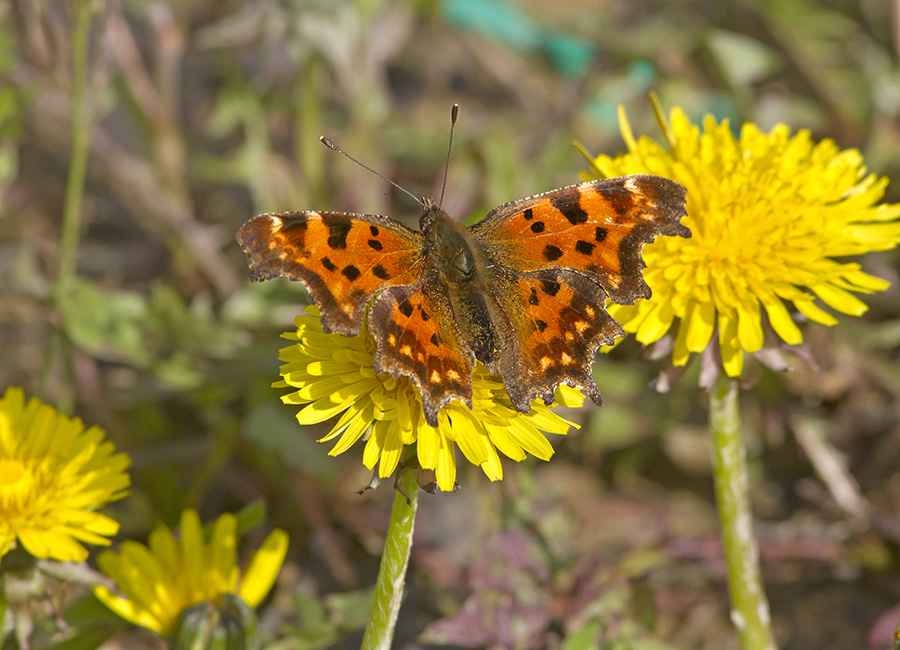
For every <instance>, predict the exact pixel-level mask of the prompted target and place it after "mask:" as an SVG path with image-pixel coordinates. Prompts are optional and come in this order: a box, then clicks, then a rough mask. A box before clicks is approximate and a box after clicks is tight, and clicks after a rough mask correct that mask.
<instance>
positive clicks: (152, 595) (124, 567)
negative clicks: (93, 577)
mask: <svg viewBox="0 0 900 650" xmlns="http://www.w3.org/2000/svg"><path fill="white" fill-rule="evenodd" d="M236 527H237V518H236V517H235V516H234V515H232V514H224V515H222V516H221V517H219V518H218V519H217V520H216V521H215V524H214V525H213V526H212V534H211V536H210V539H209V541H205V539H204V534H203V526H202V525H201V524H200V517H199V516H198V515H197V512H196V511H195V510H185V511H184V512H182V513H181V536H180V539H178V540H176V539H175V536H174V535H173V534H172V531H171V530H169V529H168V528H167V527H166V526H165V525H162V524H160V525H159V526H157V527H156V528H155V529H154V531H153V532H152V533H151V534H150V539H149V540H148V546H144V545H143V544H140V543H138V542H133V541H125V542H123V544H122V548H121V552H120V553H114V552H112V551H104V552H103V553H101V554H100V557H99V558H98V562H97V563H98V565H99V566H100V569H101V570H102V571H103V572H104V573H105V574H106V575H107V576H109V577H110V578H112V579H113V580H114V581H115V582H116V586H117V587H118V589H119V591H121V592H122V594H123V596H119V595H116V594H114V593H113V592H112V591H110V590H109V589H107V588H105V587H102V586H98V587H94V595H95V596H97V598H98V599H100V601H102V602H103V603H104V604H105V605H106V606H107V607H109V608H110V609H111V610H113V611H114V612H116V613H117V614H118V615H119V616H121V617H122V618H124V619H125V620H127V621H130V622H132V623H134V624H135V625H139V626H141V627H144V628H146V629H148V630H152V631H154V632H156V633H158V634H160V635H163V636H166V635H168V634H169V633H170V632H171V631H172V628H173V627H174V625H175V622H176V621H177V620H178V616H179V615H180V614H181V613H182V612H183V611H185V610H186V609H188V608H190V607H193V606H194V605H197V604H199V603H202V602H204V601H210V602H212V603H213V604H214V605H219V604H220V603H221V600H222V597H223V596H224V595H227V594H234V595H237V596H239V597H240V598H241V599H242V600H243V601H244V602H245V603H247V605H249V606H250V607H254V608H255V607H256V606H257V605H259V603H260V602H262V600H263V598H265V596H266V594H267V593H269V590H270V589H271V588H272V585H273V584H274V583H275V578H276V577H277V576H278V572H279V570H280V569H281V565H282V564H283V563H284V558H285V554H286V553H287V547H288V536H287V533H285V532H284V531H283V530H280V529H275V530H274V531H272V532H271V533H270V534H269V536H268V537H267V538H266V539H265V541H264V542H263V544H262V546H261V547H260V548H259V550H258V551H257V552H256V553H255V554H254V556H253V558H252V559H251V560H250V562H249V563H248V565H247V567H246V569H245V570H244V571H243V573H242V572H241V570H240V568H239V567H238V565H237V532H236Z"/></svg>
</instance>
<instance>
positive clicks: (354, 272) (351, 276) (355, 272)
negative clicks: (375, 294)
mask: <svg viewBox="0 0 900 650" xmlns="http://www.w3.org/2000/svg"><path fill="white" fill-rule="evenodd" d="M341 274H343V276H344V277H345V278H347V279H348V280H350V282H353V281H355V280H356V278H358V277H359V276H360V275H361V274H360V272H359V269H358V268H356V267H355V266H353V265H352V264H348V265H347V266H345V267H344V269H343V270H342V271H341Z"/></svg>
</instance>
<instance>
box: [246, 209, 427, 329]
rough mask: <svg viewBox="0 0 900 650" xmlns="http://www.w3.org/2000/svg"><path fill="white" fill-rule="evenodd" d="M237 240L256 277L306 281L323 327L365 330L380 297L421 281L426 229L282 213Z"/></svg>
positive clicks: (261, 219)
mask: <svg viewBox="0 0 900 650" xmlns="http://www.w3.org/2000/svg"><path fill="white" fill-rule="evenodd" d="M237 240H238V243H240V245H241V247H242V248H243V249H244V252H245V253H246V254H247V256H248V258H249V263H250V277H251V278H252V279H253V280H268V279H270V278H275V277H278V276H287V277H288V278H290V279H292V280H299V281H301V282H303V284H305V285H306V288H307V289H308V290H309V293H310V296H311V298H312V300H313V301H314V302H315V303H316V305H318V307H319V310H320V311H321V313H322V328H323V329H324V330H325V331H326V332H336V333H339V334H346V335H348V336H356V335H357V334H359V331H360V328H361V326H362V321H363V316H364V313H365V308H366V305H367V304H368V302H369V301H370V300H371V298H372V297H373V295H374V294H376V293H378V292H379V291H381V290H382V289H384V288H386V287H390V286H398V285H407V284H412V283H413V282H415V281H416V279H417V277H418V275H419V273H420V271H421V262H422V256H421V249H422V234H421V233H419V232H416V231H415V230H412V229H410V228H408V227H406V226H404V225H403V224H402V223H400V222H399V221H395V220H393V219H390V218H388V217H384V216H381V215H362V214H350V213H344V212H312V211H310V212H282V213H267V214H261V215H259V216H257V217H254V218H253V219H251V220H250V221H248V222H247V223H245V224H244V225H243V227H241V229H240V231H239V232H238V235H237Z"/></svg>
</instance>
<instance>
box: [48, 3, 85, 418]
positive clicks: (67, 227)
mask: <svg viewBox="0 0 900 650" xmlns="http://www.w3.org/2000/svg"><path fill="white" fill-rule="evenodd" d="M95 4H96V3H95V2H93V1H92V0H80V1H78V2H71V3H70V4H69V7H70V9H71V10H73V11H75V26H74V29H73V33H72V90H71V97H70V102H71V104H70V107H69V108H70V113H69V120H70V124H71V130H72V150H71V152H70V154H69V178H68V180H67V182H66V196H65V203H64V204H63V215H62V229H61V234H60V242H59V271H58V273H57V276H56V286H55V287H54V288H53V298H54V299H55V300H56V303H57V304H59V301H60V299H61V298H62V296H63V295H64V294H65V292H66V291H67V290H69V287H70V286H71V284H72V281H73V279H74V278H75V270H76V261H77V259H78V238H79V232H80V231H81V205H82V199H83V197H84V179H85V175H86V173H87V155H88V135H89V132H90V127H89V125H88V120H87V118H86V116H87V108H86V102H85V97H86V90H87V69H88V53H89V51H90V36H91V18H92V17H93V15H94V9H95ZM48 349H49V348H48ZM59 349H60V355H61V358H62V367H63V370H64V373H65V375H66V377H67V379H68V381H64V382H63V383H62V385H61V386H60V389H59V395H58V397H57V407H58V408H59V410H60V411H63V412H71V411H72V408H73V407H74V404H75V388H74V380H73V375H74V370H73V362H72V349H71V345H70V344H69V340H68V339H67V338H66V336H65V334H64V333H63V332H62V331H60V332H59ZM51 367H52V365H51V364H48V365H47V368H48V370H49V368H51Z"/></svg>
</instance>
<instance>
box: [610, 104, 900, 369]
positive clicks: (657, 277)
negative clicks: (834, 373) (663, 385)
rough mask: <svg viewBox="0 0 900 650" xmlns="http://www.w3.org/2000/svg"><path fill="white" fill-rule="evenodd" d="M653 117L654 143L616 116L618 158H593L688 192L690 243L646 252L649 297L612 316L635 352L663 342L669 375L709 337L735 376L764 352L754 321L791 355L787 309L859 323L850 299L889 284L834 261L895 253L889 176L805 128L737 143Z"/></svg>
mask: <svg viewBox="0 0 900 650" xmlns="http://www.w3.org/2000/svg"><path fill="white" fill-rule="evenodd" d="M654 99H655V98H654ZM656 109H657V118H658V120H659V122H660V125H661V127H662V130H663V134H664V136H665V142H664V143H663V144H660V143H657V142H655V141H653V140H651V139H650V138H647V137H641V138H640V139H639V140H635V138H634V135H633V134H632V132H631V127H630V125H629V123H628V120H627V117H626V116H625V113H624V110H621V109H620V125H621V130H622V134H623V137H624V139H625V142H626V144H627V146H628V152H627V153H625V154H622V155H619V156H617V157H615V158H611V157H609V156H602V155H601V156H598V157H597V158H596V159H594V160H593V161H592V168H593V171H594V172H595V173H596V174H597V175H599V176H603V177H608V176H620V175H624V174H638V173H640V174H648V173H649V174H657V175H659V176H664V177H666V178H671V179H672V180H675V181H677V182H679V183H681V184H682V185H684V186H685V187H686V188H687V190H688V192H687V213H688V216H687V217H686V218H685V219H684V224H685V225H686V226H688V227H689V228H690V229H691V232H692V233H693V237H692V238H691V239H681V238H677V237H661V238H659V239H657V240H656V241H655V242H653V243H652V244H650V245H647V246H645V247H644V259H645V261H646V263H647V269H646V270H645V272H644V278H645V280H646V281H647V283H648V284H649V285H650V287H651V289H652V290H653V297H652V298H650V299H648V300H642V301H640V302H639V303H638V304H636V305H625V306H622V305H612V306H611V308H610V313H611V314H612V315H613V317H614V318H616V320H618V321H619V322H621V323H622V325H623V327H624V328H625V330H626V331H630V332H633V333H635V334H636V337H637V339H638V340H639V341H640V342H641V343H644V344H650V343H653V342H655V341H659V340H660V339H663V338H666V339H669V340H670V344H669V348H668V349H670V350H672V360H673V363H674V364H675V365H676V366H678V365H684V364H685V363H686V362H687V360H688V359H689V357H690V355H691V353H694V352H703V351H704V350H707V349H708V348H709V346H710V342H711V341H712V340H713V336H714V335H715V334H717V343H718V347H719V350H720V354H721V367H722V368H724V370H725V371H726V373H727V374H728V375H729V376H731V377H736V376H738V375H740V374H741V372H742V369H743V362H744V352H749V353H753V352H757V351H759V350H760V349H761V348H762V346H763V340H764V323H763V319H762V312H763V311H765V314H766V316H767V318H768V325H769V327H770V328H771V330H772V331H773V332H774V333H775V335H777V337H778V338H780V339H781V340H782V341H784V342H785V343H787V344H790V345H797V344H799V343H801V342H802V340H803V335H802V333H801V330H800V328H799V327H798V325H797V322H796V319H795V317H794V314H792V310H791V308H790V307H791V306H792V307H793V309H794V310H796V312H799V314H800V315H802V316H801V318H804V317H805V318H806V319H809V320H811V321H815V322H817V323H822V324H824V325H833V324H835V323H836V322H837V320H836V319H835V317H834V316H833V315H832V314H831V313H830V312H829V311H827V310H826V309H824V308H823V305H824V306H825V307H828V308H831V309H832V310H834V311H837V312H841V313H844V314H850V315H853V316H859V315H861V314H862V313H863V312H865V311H866V309H867V307H866V304H865V303H864V302H863V301H862V300H860V299H859V298H858V297H857V296H856V295H855V294H859V293H872V292H874V291H882V290H884V289H886V288H887V287H888V286H889V284H888V282H886V281H885V280H882V279H879V278H876V277H873V276H872V275H869V274H867V273H865V272H864V271H862V270H861V268H860V265H859V264H858V263H856V262H854V261H839V260H838V259H836V258H844V257H847V256H854V255H860V254H862V253H866V252H869V251H881V250H888V249H891V248H894V247H895V246H897V244H898V243H900V222H898V221H897V219H898V217H900V205H898V204H879V203H878V202H879V201H880V200H881V199H882V197H883V196H884V191H885V187H886V185H887V179H885V178H879V177H878V176H876V175H875V174H870V173H868V172H867V170H866V167H865V165H864V164H863V159H862V156H861V155H860V153H859V152H858V151H856V150H853V149H849V150H841V149H840V148H839V147H838V146H837V145H836V144H835V143H834V142H833V141H832V140H823V141H821V142H818V143H816V142H814V141H813V139H812V137H811V136H810V134H809V132H808V131H799V132H797V133H795V134H794V135H791V133H790V130H789V128H788V127H787V126H785V125H783V124H779V125H777V126H775V127H774V128H773V129H772V130H771V131H770V132H769V133H764V132H762V131H761V130H760V129H759V127H757V126H756V125H754V124H749V123H748V124H744V125H743V126H742V127H741V129H740V135H739V137H735V135H734V133H733V132H732V128H731V126H730V124H729V123H728V121H727V120H725V121H722V122H721V123H717V122H716V121H715V119H714V118H713V117H712V116H709V115H707V116H706V117H705V118H704V120H703V127H702V129H701V128H700V127H699V126H697V125H695V124H693V123H691V121H690V120H689V119H688V117H687V116H686V115H685V114H684V112H683V111H681V110H680V109H678V108H675V109H673V110H672V112H671V116H670V121H668V122H667V121H666V120H665V118H664V117H663V116H662V113H661V111H660V109H659V106H658V104H657V105H656ZM670 331H671V333H670Z"/></svg>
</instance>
